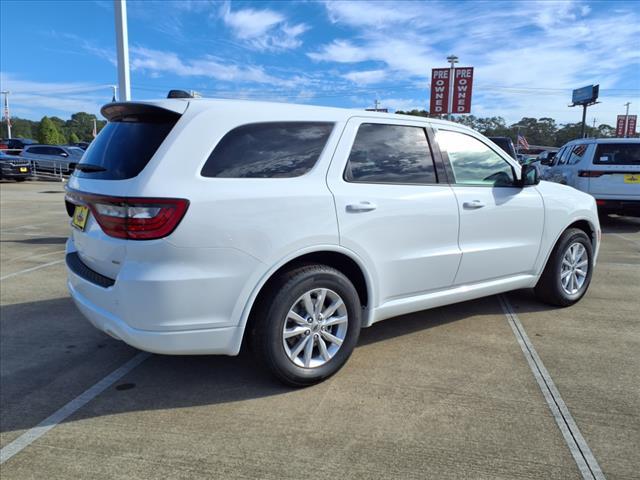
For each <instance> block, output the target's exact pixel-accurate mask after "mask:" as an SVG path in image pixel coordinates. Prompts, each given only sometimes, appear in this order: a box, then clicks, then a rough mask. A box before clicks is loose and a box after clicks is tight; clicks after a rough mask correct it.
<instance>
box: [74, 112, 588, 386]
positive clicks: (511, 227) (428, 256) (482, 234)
mask: <svg viewBox="0 0 640 480" xmlns="http://www.w3.org/2000/svg"><path fill="white" fill-rule="evenodd" d="M187 107H188V108H187ZM102 114H103V115H104V116H105V117H106V118H107V119H108V120H109V122H108V124H107V125H106V127H105V128H104V129H103V130H102V131H101V132H100V134H99V135H98V137H97V138H96V139H95V140H94V141H93V142H92V144H91V147H89V149H88V150H87V152H86V154H85V156H84V157H83V158H82V160H81V161H80V163H79V164H78V166H77V168H76V170H75V172H74V173H73V175H72V176H71V177H70V179H69V182H68V184H67V196H66V202H67V210H68V212H69V213H70V215H71V216H72V219H71V225H72V228H71V235H70V238H69V240H68V242H67V245H66V264H67V270H68V287H69V291H70V293H71V296H72V298H73V299H74V301H75V303H76V305H77V306H78V308H79V310H80V311H81V312H82V313H83V314H84V315H85V316H86V317H87V318H88V319H89V321H90V322H91V323H92V324H93V325H95V326H96V327H97V328H99V329H101V330H103V331H105V332H107V333H108V334H109V335H111V336H113V337H115V338H118V339H121V340H124V341H125V342H127V343H129V344H130V345H133V346H135V347H137V348H140V349H142V350H147V351H151V352H158V353H164V354H226V355H236V354H238V352H239V350H240V347H241V345H242V344H243V339H244V340H246V341H247V342H248V343H249V344H251V345H253V351H254V352H255V353H256V355H257V357H258V359H259V362H260V364H261V365H264V366H266V367H267V368H268V369H270V370H271V371H272V372H273V373H274V374H275V375H276V376H277V377H278V378H279V379H281V380H282V381H283V382H285V383H288V384H291V385H298V386H302V385H309V384H313V383H316V382H319V381H321V380H323V379H325V378H327V377H328V376H330V375H332V374H333V373H335V372H336V371H337V370H338V369H340V367H341V366H342V365H343V364H344V363H345V362H346V361H347V358H348V357H349V355H350V354H351V352H352V351H353V349H354V347H355V345H356V343H357V342H358V336H359V332H360V328H361V327H370V326H371V325H373V324H374V323H376V322H378V321H381V320H384V319H387V318H391V317H395V316H398V315H403V314H407V313H410V312H415V311H418V310H423V309H428V308H432V307H437V306H440V305H445V304H450V303H455V302H461V301H466V300H470V299H473V298H478V297H482V296H486V295H494V294H497V293H500V292H505V291H508V290H513V289H520V288H535V291H536V293H537V294H538V296H539V297H540V299H541V300H542V301H545V302H548V303H550V304H553V305H560V306H567V305H571V304H573V303H575V302H577V301H578V300H579V299H580V298H581V297H582V296H583V295H584V293H585V292H586V290H587V288H588V286H589V282H590V280H591V274H592V270H593V267H594V264H595V260H596V256H597V252H598V246H599V240H600V226H599V223H598V215H597V210H596V206H595V201H594V199H593V197H591V196H589V195H587V194H584V193H582V192H578V191H577V190H574V189H572V188H568V187H566V186H563V185H557V184H553V183H547V182H541V183H538V179H537V177H536V172H535V169H532V168H530V167H528V166H521V165H519V164H518V163H517V162H516V161H515V160H514V159H512V158H511V157H510V156H509V155H508V154H507V153H505V152H504V151H503V150H501V149H500V148H498V147H497V146H496V145H495V144H494V143H492V142H491V141H490V140H488V139H487V138H486V137H484V136H482V135H480V134H479V133H477V132H475V131H473V130H471V129H469V128H467V127H464V126H462V125H460V124H456V123H451V122H445V121H440V120H435V119H428V118H422V119H421V118H414V117H407V116H405V115H392V114H386V113H374V112H357V111H353V110H347V109H336V108H323V107H315V106H305V105H284V104H271V103H260V102H241V101H231V100H209V99H171V100H161V101H155V102H145V103H139V102H125V103H113V104H108V105H106V106H104V107H103V108H102ZM398 354H399V355H402V352H398Z"/></svg>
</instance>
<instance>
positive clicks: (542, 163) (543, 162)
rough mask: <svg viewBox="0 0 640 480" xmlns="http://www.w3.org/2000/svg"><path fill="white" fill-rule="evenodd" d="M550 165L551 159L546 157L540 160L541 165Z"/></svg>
mask: <svg viewBox="0 0 640 480" xmlns="http://www.w3.org/2000/svg"><path fill="white" fill-rule="evenodd" d="M552 163H553V157H551V158H549V157H547V158H543V159H542V160H540V164H541V165H551V164H552Z"/></svg>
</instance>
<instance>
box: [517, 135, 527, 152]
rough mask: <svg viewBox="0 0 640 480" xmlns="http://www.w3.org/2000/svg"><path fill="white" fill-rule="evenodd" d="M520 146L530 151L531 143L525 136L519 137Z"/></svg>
mask: <svg viewBox="0 0 640 480" xmlns="http://www.w3.org/2000/svg"><path fill="white" fill-rule="evenodd" d="M518 146H520V147H522V148H524V149H525V150H528V149H529V142H527V139H526V138H524V135H518Z"/></svg>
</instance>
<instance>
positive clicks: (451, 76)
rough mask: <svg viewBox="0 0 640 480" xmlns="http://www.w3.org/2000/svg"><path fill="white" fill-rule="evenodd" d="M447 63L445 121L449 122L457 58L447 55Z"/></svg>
mask: <svg viewBox="0 0 640 480" xmlns="http://www.w3.org/2000/svg"><path fill="white" fill-rule="evenodd" d="M447 62H449V63H450V64H451V68H450V69H449V104H448V105H447V113H448V118H447V119H448V120H449V121H451V119H452V115H451V114H452V112H453V76H454V75H455V71H456V69H455V64H456V63H458V57H456V56H455V55H449V56H448V57H447Z"/></svg>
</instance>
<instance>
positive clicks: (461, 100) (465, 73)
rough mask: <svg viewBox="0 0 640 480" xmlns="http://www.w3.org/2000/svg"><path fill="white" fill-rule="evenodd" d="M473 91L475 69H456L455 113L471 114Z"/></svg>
mask: <svg viewBox="0 0 640 480" xmlns="http://www.w3.org/2000/svg"><path fill="white" fill-rule="evenodd" d="M472 89H473V67H464V68H456V70H455V75H454V77H453V112H452V113H470V112H471V90H472Z"/></svg>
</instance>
